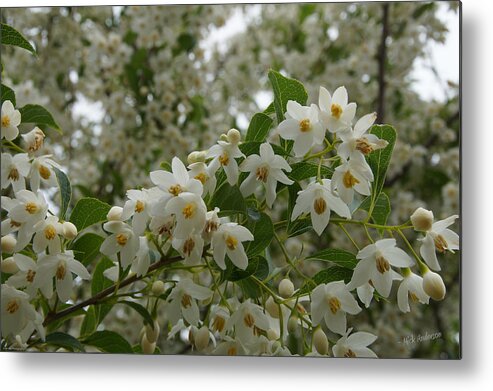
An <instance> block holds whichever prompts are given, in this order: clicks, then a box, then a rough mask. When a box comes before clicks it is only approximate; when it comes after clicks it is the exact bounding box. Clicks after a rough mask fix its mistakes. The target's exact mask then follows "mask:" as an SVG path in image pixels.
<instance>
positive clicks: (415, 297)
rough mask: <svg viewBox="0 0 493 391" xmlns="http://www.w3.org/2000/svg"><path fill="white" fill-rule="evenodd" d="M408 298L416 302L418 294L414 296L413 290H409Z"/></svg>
mask: <svg viewBox="0 0 493 391" xmlns="http://www.w3.org/2000/svg"><path fill="white" fill-rule="evenodd" d="M409 298H410V299H411V300H412V301H413V302H414V303H417V302H418V300H419V299H418V296H416V294H415V293H414V292H409Z"/></svg>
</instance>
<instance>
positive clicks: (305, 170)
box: [286, 162, 334, 181]
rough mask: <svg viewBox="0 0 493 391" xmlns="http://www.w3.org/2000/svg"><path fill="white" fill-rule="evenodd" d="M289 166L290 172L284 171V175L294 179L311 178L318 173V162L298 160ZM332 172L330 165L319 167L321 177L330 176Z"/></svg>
mask: <svg viewBox="0 0 493 391" xmlns="http://www.w3.org/2000/svg"><path fill="white" fill-rule="evenodd" d="M291 168H292V170H291V172H288V173H286V175H287V176H288V177H289V178H290V179H292V180H294V181H301V180H303V179H308V178H313V177H316V176H317V174H318V164H315V163H310V162H298V163H294V164H291ZM333 173H334V170H333V169H332V168H330V167H327V166H324V165H322V166H321V167H320V174H321V175H322V177H323V178H332V174H333Z"/></svg>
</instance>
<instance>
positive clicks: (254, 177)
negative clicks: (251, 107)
mask: <svg viewBox="0 0 493 391" xmlns="http://www.w3.org/2000/svg"><path fill="white" fill-rule="evenodd" d="M282 170H285V171H286V172H291V166H290V165H289V164H288V163H287V162H286V160H284V159H283V158H282V157H281V156H278V155H275V154H274V151H273V149H272V146H271V145H270V144H269V143H263V144H261V145H260V155H257V154H252V155H250V156H248V157H247V158H246V159H245V160H244V161H243V163H242V164H241V166H240V171H242V172H249V173H250V174H249V175H248V177H247V178H246V179H245V180H244V181H243V182H242V184H241V185H240V190H241V193H242V194H243V196H244V197H248V196H249V195H250V194H252V193H254V192H255V189H256V187H257V185H258V184H259V183H263V184H264V185H265V191H266V195H265V198H266V201H267V206H268V207H269V208H272V204H273V203H274V200H275V199H276V186H277V182H281V183H284V184H285V185H291V184H293V181H292V180H291V179H289V178H288V177H287V176H286V174H285V173H284V172H283V171H282Z"/></svg>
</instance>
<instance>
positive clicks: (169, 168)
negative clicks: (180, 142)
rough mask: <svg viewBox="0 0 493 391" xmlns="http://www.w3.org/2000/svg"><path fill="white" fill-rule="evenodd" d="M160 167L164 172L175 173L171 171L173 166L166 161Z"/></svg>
mask: <svg viewBox="0 0 493 391" xmlns="http://www.w3.org/2000/svg"><path fill="white" fill-rule="evenodd" d="M159 167H161V168H162V169H163V170H164V171H168V172H171V171H173V170H172V169H171V164H170V163H169V162H167V161H166V160H164V161H162V162H161V164H160V165H159Z"/></svg>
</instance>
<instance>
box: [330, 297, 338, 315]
mask: <svg viewBox="0 0 493 391" xmlns="http://www.w3.org/2000/svg"><path fill="white" fill-rule="evenodd" d="M327 303H328V304H329V308H330V312H332V313H333V314H335V313H336V312H337V311H339V310H340V309H341V302H340V301H339V299H338V298H337V297H331V298H329V300H327Z"/></svg>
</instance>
